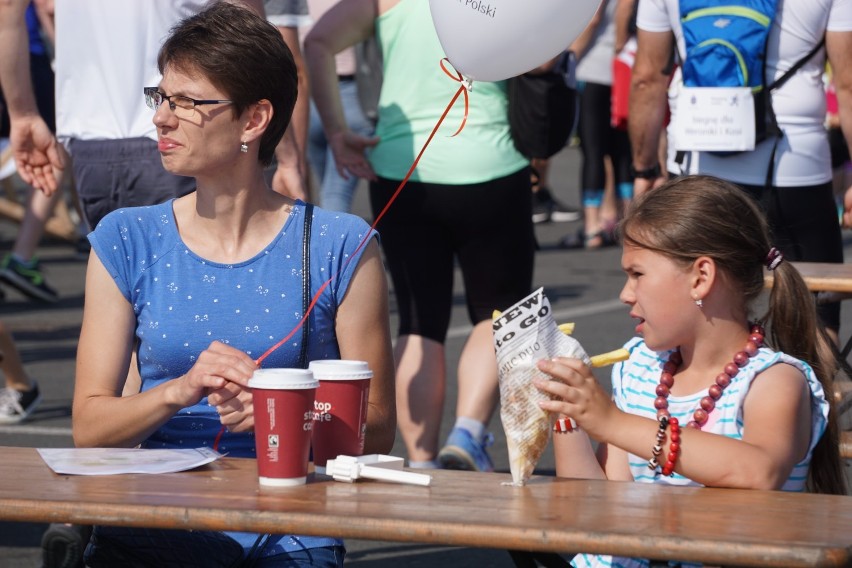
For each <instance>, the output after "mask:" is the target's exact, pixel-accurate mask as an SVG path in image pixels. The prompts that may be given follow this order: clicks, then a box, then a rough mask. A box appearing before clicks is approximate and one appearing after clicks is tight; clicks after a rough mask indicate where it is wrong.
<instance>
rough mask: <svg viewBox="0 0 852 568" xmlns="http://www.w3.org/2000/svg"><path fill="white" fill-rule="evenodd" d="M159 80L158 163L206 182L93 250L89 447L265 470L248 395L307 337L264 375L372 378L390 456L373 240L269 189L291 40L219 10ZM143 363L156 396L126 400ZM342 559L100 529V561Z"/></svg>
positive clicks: (83, 343) (177, 32)
mask: <svg viewBox="0 0 852 568" xmlns="http://www.w3.org/2000/svg"><path fill="white" fill-rule="evenodd" d="M158 65H159V69H160V72H161V73H162V81H160V84H159V85H157V86H152V87H150V88H146V89H145V92H144V95H145V100H146V102H147V104H148V105H149V106H150V107H151V108H152V109H153V110H154V115H153V122H154V125H155V126H156V129H157V135H158V149H159V151H160V154H161V156H162V160H163V165H164V166H165V168H166V169H167V170H168V171H170V172H173V173H175V174H179V175H183V176H189V177H192V178H194V179H195V182H196V190H195V191H194V192H193V193H190V194H189V195H186V196H184V197H181V198H178V199H174V200H171V201H168V202H166V203H163V204H161V205H155V206H150V207H139V208H128V209H120V210H118V211H115V212H113V213H111V214H109V215H107V216H106V217H105V218H104V219H103V220H102V221H101V222H100V223H99V224H98V226H97V228H96V229H95V230H94V231H93V233H92V234H91V235H90V236H89V239H90V241H91V243H92V252H93V254H92V255H91V258H90V261H89V267H88V273H87V280H86V297H87V300H88V301H87V302H86V305H85V309H84V315H83V327H82V332H81V336H80V343H79V352H78V362H77V377H76V386H75V392H74V408H73V411H74V412H73V432H74V439H75V443H76V444H77V445H78V446H101V447H134V446H136V445H140V444H141V446H142V447H145V448H180V447H184V448H192V447H202V446H207V447H215V448H216V449H218V450H219V451H220V452H222V453H227V454H228V455H230V456H239V457H252V456H254V455H255V442H254V437H253V435H252V428H253V423H254V419H253V408H252V397H251V392H250V391H249V389H248V388H247V386H246V385H247V381H248V379H249V378H250V377H251V375H252V372H253V371H254V370H255V369H256V368H257V365H256V363H255V361H256V360H258V359H259V358H261V357H262V356H263V355H264V354H265V353H268V352H269V350H270V348H272V347H273V346H275V345H276V344H278V343H279V342H280V340H281V339H282V338H285V337H287V336H288V335H289V334H290V332H291V331H293V330H296V331H295V333H294V334H293V335H292V337H291V338H290V339H289V340H287V341H286V342H283V343H282V344H281V346H280V347H278V348H276V349H274V350H272V351H271V353H269V355H268V357H266V358H264V359H263V362H262V364H263V366H264V367H268V368H272V367H305V366H307V362H308V361H311V360H316V359H335V358H344V359H358V360H363V361H367V362H368V364H369V365H370V368H371V369H372V370H373V373H374V375H373V379H372V383H371V389H370V401H369V402H370V406H369V411H368V416H367V434H366V448H365V452H367V453H386V452H388V451H390V449H391V446H392V444H393V438H394V430H395V414H394V405H393V400H394V394H393V386H392V384H393V383H392V377H393V360H392V356H391V346H390V332H389V322H388V306H387V301H388V294H387V285H386V281H385V273H384V269H383V266H382V263H381V259H380V256H379V250H378V244H377V242H376V241H377V238H376V234H375V233H374V232H372V231H371V230H370V228H369V227H368V226H367V224H366V223H365V222H364V221H363V220H361V219H360V218H357V217H355V216H352V215H348V214H343V213H331V212H326V211H323V210H322V209H318V208H313V209H312V208H311V207H310V206H309V205H306V204H305V203H304V202H302V201H298V200H297V201H294V200H292V199H290V198H288V197H285V196H283V195H280V194H278V193H276V192H274V191H272V190H271V189H270V188H269V187H268V186H267V185H266V183H265V181H264V177H263V168H264V165H265V164H268V163H269V162H270V160H271V159H272V157H273V151H274V149H275V146H276V145H277V144H278V142H279V140H280V139H281V137H282V135H283V133H284V131H285V129H286V128H287V125H288V122H289V120H290V114H291V112H292V109H293V104H294V101H295V99H296V68H295V65H294V63H293V59H292V56H291V54H290V52H289V50H288V49H287V47H286V45H285V44H284V42H283V40H282V39H281V35H280V34H279V32H278V31H277V29H276V28H275V27H274V26H272V25H271V24H268V23H267V22H266V21H265V20H263V19H262V18H260V17H259V16H257V15H256V14H254V13H253V12H251V11H248V10H246V9H243V8H239V7H236V6H234V5H232V4H230V3H227V2H220V3H217V4H216V5H214V6H213V7H211V8H209V9H208V10H206V11H204V12H201V13H200V14H198V15H196V16H193V17H191V18H188V19H187V20H184V21H183V22H182V23H181V24H179V25H178V26H177V27H176V28H174V29H173V31H172V33H171V35H170V36H169V37H168V38H167V39H166V42H165V44H164V45H163V47H162V48H161V50H160V53H159V57H158ZM303 252H306V253H307V254H303ZM305 287H307V291H305V289H304V288H305ZM95 299H96V301H95ZM312 300H314V301H315V303H311V302H312ZM306 312H307V313H308V314H309V315H308V318H307V320H306V323H305V325H304V326H302V327H300V328H298V327H297V326H298V324H299V322H300V320H302V318H303V315H304V314H305V313H306ZM132 355H135V356H136V359H137V364H136V367H135V368H134V369H131V373H130V374H131V375H136V374H137V373H138V376H139V378H140V379H141V387H140V388H138V389H137V390H135V391H133V392H135V394H130V395H128V396H124V397H122V396H121V395H122V391H123V390H125V392H126V386H127V385H126V383H127V382H128V381H127V379H126V377H127V376H128V370H129V366H130V361H131V360H132V359H131V356H132ZM173 540H174V541H176V544H174V545H172V544H170V543H171V542H172V541H173ZM151 542H156V543H158V545H159V546H150V543H151ZM146 543H147V544H146ZM343 554H344V549H343V546H342V542H341V541H339V540H336V539H330V538H319V537H304V536H295V535H253V534H252V535H250V534H245V533H211V532H203V531H202V532H201V533H199V532H192V533H182V532H180V531H152V530H146V529H126V528H113V527H96V529H95V532H94V535H93V537H92V541H91V543H90V546H89V548H88V550H87V553H86V556H87V559H86V561H87V565H89V566H93V567H94V566H105V565H121V563H122V562H125V561H127V560H128V559H133V560H136V561H137V562H138V561H140V559H142V560H144V561H147V562H149V564H150V565H161V564H169V565H192V564H193V563H197V564H198V565H203V566H214V565H232V564H233V563H235V562H246V561H249V562H251V563H252V565H254V566H285V565H286V566H341V565H342V563H343Z"/></svg>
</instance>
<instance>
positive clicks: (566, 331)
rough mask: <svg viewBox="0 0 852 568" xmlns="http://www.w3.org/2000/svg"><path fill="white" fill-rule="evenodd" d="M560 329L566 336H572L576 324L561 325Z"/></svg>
mask: <svg viewBox="0 0 852 568" xmlns="http://www.w3.org/2000/svg"><path fill="white" fill-rule="evenodd" d="M558 327H559V331H561V332H562V333H564V334H565V335H571V334H572V333H574V322H568V323H560V324H559V325H558Z"/></svg>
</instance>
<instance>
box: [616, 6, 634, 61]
mask: <svg viewBox="0 0 852 568" xmlns="http://www.w3.org/2000/svg"><path fill="white" fill-rule="evenodd" d="M615 1H616V2H618V5H617V6H616V7H615V52H616V53H619V52H620V51H621V50H622V49H624V46H625V45H626V44H627V40H628V39H630V34H631V31H630V27H631V21H632V20H633V13H634V11H635V9H636V0H615Z"/></svg>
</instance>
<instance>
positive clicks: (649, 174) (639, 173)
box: [630, 162, 662, 179]
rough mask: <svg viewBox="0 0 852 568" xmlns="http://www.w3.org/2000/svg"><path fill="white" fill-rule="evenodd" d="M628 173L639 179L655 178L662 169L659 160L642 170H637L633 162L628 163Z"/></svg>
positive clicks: (660, 173)
mask: <svg viewBox="0 0 852 568" xmlns="http://www.w3.org/2000/svg"><path fill="white" fill-rule="evenodd" d="M630 175H631V176H633V177H634V178H639V179H657V178H658V177H660V175H662V170H660V163H659V162H657V163H656V164H654V165H653V166H652V167H650V168H647V169H644V170H637V169H636V168H634V167H633V164H630Z"/></svg>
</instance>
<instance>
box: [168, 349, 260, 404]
mask: <svg viewBox="0 0 852 568" xmlns="http://www.w3.org/2000/svg"><path fill="white" fill-rule="evenodd" d="M255 369H257V365H256V364H255V362H254V360H253V359H252V358H251V357H249V356H248V355H246V354H245V353H243V352H242V351H240V350H239V349H235V348H233V347H230V346H229V345H225V344H224V343H221V342H219V341H214V342H213V343H211V344H210V346H209V347H208V348H207V349H205V350H204V351H202V352H201V354H200V355H199V356H198V361H196V363H195V365H193V366H192V368H191V369H190V370H189V372H188V373H187V374H185V375H184V376H182V377H180V379H179V380H177V381H171V383H172V384H173V385H174V386H173V390H172V395H171V396H172V399H173V401H174V402H175V403H176V404H177V405H180V407H181V408H185V407H187V406H192V405H193V404H197V403H198V401H200V400H201V399H202V398H204V397H205V396H207V395H208V394H210V393H212V392H215V391H221V390H222V389H224V388H225V387H226V386H228V385H229V384H230V383H233V385H234V387H244V388H247V386H248V381H249V379H250V378H251V376H252V374H253V373H254V371H255ZM234 387H231V389H232V392H234V391H233V388H234ZM233 396H235V395H233V394H232V395H225V394H220V397H221V398H220V400H223V401H224V400H227V399H230V398H232V397H233Z"/></svg>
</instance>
